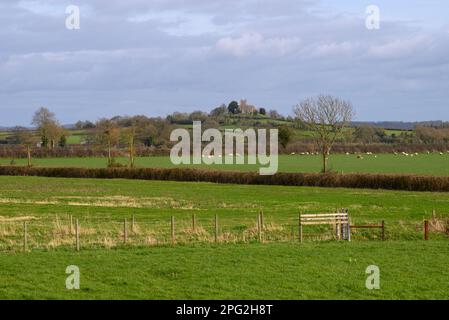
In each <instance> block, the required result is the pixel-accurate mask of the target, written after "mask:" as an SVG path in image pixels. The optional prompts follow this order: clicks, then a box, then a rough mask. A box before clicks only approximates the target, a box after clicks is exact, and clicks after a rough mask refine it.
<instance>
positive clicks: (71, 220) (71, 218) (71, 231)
mask: <svg viewBox="0 0 449 320" xmlns="http://www.w3.org/2000/svg"><path fill="white" fill-rule="evenodd" d="M70 234H73V216H72V215H70Z"/></svg>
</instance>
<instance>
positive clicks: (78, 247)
mask: <svg viewBox="0 0 449 320" xmlns="http://www.w3.org/2000/svg"><path fill="white" fill-rule="evenodd" d="M75 223H76V225H75V239H76V251H80V225H79V221H78V219H76V222H75Z"/></svg>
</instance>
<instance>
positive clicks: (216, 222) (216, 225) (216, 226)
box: [215, 214, 218, 243]
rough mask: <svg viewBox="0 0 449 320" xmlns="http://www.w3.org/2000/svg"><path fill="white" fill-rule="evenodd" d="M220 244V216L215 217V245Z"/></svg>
mask: <svg viewBox="0 0 449 320" xmlns="http://www.w3.org/2000/svg"><path fill="white" fill-rule="evenodd" d="M217 242H218V215H217V214H216V215H215V243H217Z"/></svg>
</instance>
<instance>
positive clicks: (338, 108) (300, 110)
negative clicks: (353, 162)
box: [293, 95, 354, 173]
mask: <svg viewBox="0 0 449 320" xmlns="http://www.w3.org/2000/svg"><path fill="white" fill-rule="evenodd" d="M293 111H294V113H295V115H296V118H297V119H298V120H299V121H300V122H301V123H302V124H303V125H304V126H305V127H306V128H307V129H309V130H310V131H312V133H313V135H314V137H315V140H316V142H317V144H318V146H319V149H320V151H321V155H322V157H323V170H322V171H323V172H324V173H326V172H327V171H328V160H329V154H330V152H331V149H332V146H333V145H334V143H335V141H336V140H337V139H338V138H339V137H340V136H342V133H343V131H344V128H345V127H347V126H348V124H349V122H350V121H351V120H352V118H353V116H354V110H353V108H352V105H351V103H350V102H348V101H344V100H341V99H339V98H336V97H333V96H330V95H319V96H317V97H315V98H308V99H306V100H303V101H302V102H301V103H300V104H299V105H297V106H295V107H294V108H293Z"/></svg>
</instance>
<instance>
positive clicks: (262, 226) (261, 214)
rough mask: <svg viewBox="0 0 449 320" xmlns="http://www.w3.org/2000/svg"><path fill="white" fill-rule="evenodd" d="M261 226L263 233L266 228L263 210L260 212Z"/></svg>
mask: <svg viewBox="0 0 449 320" xmlns="http://www.w3.org/2000/svg"><path fill="white" fill-rule="evenodd" d="M260 226H261V228H262V231H263V230H264V226H265V222H264V217H263V210H262V211H260Z"/></svg>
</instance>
